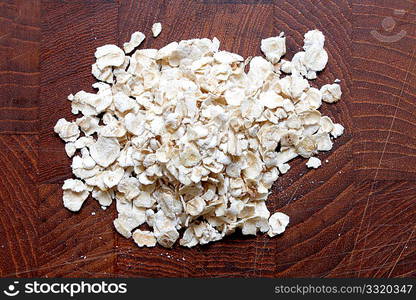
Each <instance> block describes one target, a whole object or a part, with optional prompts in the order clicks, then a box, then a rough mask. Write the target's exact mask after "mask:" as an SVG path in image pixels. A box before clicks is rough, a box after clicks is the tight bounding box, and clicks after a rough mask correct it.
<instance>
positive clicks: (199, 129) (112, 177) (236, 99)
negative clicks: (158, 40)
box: [54, 23, 344, 247]
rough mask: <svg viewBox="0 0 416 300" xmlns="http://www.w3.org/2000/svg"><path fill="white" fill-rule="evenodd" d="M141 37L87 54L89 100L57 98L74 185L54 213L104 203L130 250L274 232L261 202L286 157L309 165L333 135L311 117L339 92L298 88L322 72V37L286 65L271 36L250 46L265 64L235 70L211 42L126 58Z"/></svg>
mask: <svg viewBox="0 0 416 300" xmlns="http://www.w3.org/2000/svg"><path fill="white" fill-rule="evenodd" d="M161 29H162V26H161V24H160V23H156V24H154V26H153V27H152V31H153V36H155V37H156V36H157V35H159V34H160V31H161ZM144 39H145V35H144V34H143V33H141V32H135V33H133V34H132V36H131V40H130V41H129V42H128V43H125V44H124V47H123V48H124V51H123V50H122V49H121V48H119V47H117V46H116V45H105V46H102V47H99V48H98V49H97V51H96V52H95V57H96V63H94V64H93V65H92V74H93V75H94V76H95V77H96V78H97V79H98V80H99V82H97V83H94V84H93V87H94V88H96V89H97V90H98V92H97V93H88V92H85V91H80V92H78V93H76V94H75V95H72V94H71V95H69V97H68V100H69V101H70V102H71V106H72V113H73V114H79V113H81V114H82V115H83V116H82V117H79V118H77V119H76V120H74V121H67V120H65V119H60V120H58V122H57V123H56V125H55V128H54V130H55V132H56V133H58V134H59V136H60V137H61V138H62V139H63V140H64V141H65V142H66V144H65V150H66V153H67V154H68V156H69V157H72V158H73V160H72V165H71V167H72V171H73V174H74V176H75V177H76V178H77V179H68V180H66V181H65V183H64V185H63V202H64V206H65V207H66V208H68V209H69V210H71V211H78V210H79V209H80V208H81V206H82V205H83V203H84V201H85V200H86V199H87V198H88V196H89V195H90V194H91V195H92V197H93V198H94V199H96V200H97V201H98V202H99V204H100V205H101V206H102V207H103V208H106V207H108V206H109V205H111V203H112V202H113V201H114V200H115V202H116V207H117V211H118V217H117V218H116V219H115V220H114V226H115V228H116V230H117V231H118V232H119V233H120V234H122V235H123V236H125V237H126V238H131V237H133V239H134V241H135V242H136V243H137V245H138V246H140V247H142V246H147V247H152V246H155V245H156V243H158V244H160V245H162V246H164V247H172V246H173V245H174V244H175V242H176V241H177V240H178V239H179V244H180V245H182V246H186V247H193V246H195V245H197V244H206V243H209V242H212V241H217V240H220V239H222V238H223V237H224V236H225V235H228V234H231V233H233V232H234V231H235V230H236V229H240V230H241V231H242V233H243V234H246V235H247V234H251V235H255V234H256V233H257V232H258V231H260V232H267V233H268V235H269V236H271V237H272V236H275V235H277V234H280V233H282V232H283V231H284V230H285V228H286V226H287V225H288V223H289V217H288V216H287V215H285V214H283V213H280V212H277V213H274V214H273V215H271V216H270V212H269V211H268V209H267V207H266V203H265V202H266V200H267V196H268V193H269V190H270V188H271V186H272V184H273V182H274V181H276V179H277V178H278V177H279V175H280V174H284V173H286V172H287V171H288V170H289V168H290V166H289V164H288V162H289V161H290V160H292V159H293V158H295V157H297V156H301V157H304V158H308V159H309V160H308V162H307V166H308V167H311V168H317V167H319V166H320V165H321V161H320V160H319V159H318V158H316V157H315V155H316V154H317V153H318V152H319V151H329V150H331V148H332V144H333V141H332V139H333V138H337V137H338V136H340V135H341V134H342V133H343V130H344V128H343V126H342V125H340V124H334V123H333V121H332V120H331V119H330V118H329V117H327V116H322V115H321V113H320V112H319V110H318V109H319V107H320V106H321V104H322V101H324V102H328V103H333V102H337V101H338V100H339V99H340V97H341V89H340V86H339V85H338V84H337V83H333V84H326V85H324V86H322V87H321V88H320V89H317V88H314V87H311V86H310V85H309V82H308V80H313V79H315V78H316V72H318V71H321V70H323V69H324V68H325V66H326V64H327V62H328V54H327V52H326V51H325V49H324V41H325V38H324V36H323V34H322V33H321V32H320V31H318V30H312V31H309V32H308V33H306V34H305V38H304V46H303V51H300V52H298V53H296V54H295V55H294V57H293V59H292V61H287V60H284V59H281V57H282V56H283V55H284V54H285V53H286V45H285V37H284V35H283V33H282V34H280V35H279V36H276V37H270V38H267V39H264V40H262V41H261V50H262V52H263V53H264V55H265V57H266V58H263V57H260V56H256V57H252V58H251V57H250V58H248V59H246V60H244V58H243V57H241V56H240V55H238V54H234V53H230V52H227V51H220V50H219V48H220V42H219V40H218V39H216V38H214V39H212V40H210V39H207V38H203V39H193V40H184V41H180V42H173V43H170V44H168V45H166V46H165V47H163V48H161V49H159V50H157V49H138V50H136V49H137V47H138V46H139V45H140V44H141V43H142V41H143V40H144ZM246 65H248V66H249V70H248V72H245V71H244V69H245V66H246ZM283 73H285V74H287V75H283ZM144 223H146V224H148V228H151V230H144V229H139V228H138V227H140V226H141V225H142V224H144ZM182 231H183V234H182V237H180V232H182Z"/></svg>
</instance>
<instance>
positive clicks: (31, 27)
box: [0, 0, 40, 134]
mask: <svg viewBox="0 0 416 300" xmlns="http://www.w3.org/2000/svg"><path fill="white" fill-rule="evenodd" d="M39 12H40V6H39V1H25V0H13V1H1V2H0V15H1V16H2V18H0V57H1V58H2V59H1V61H0V100H1V102H0V133H2V134H4V133H9V134H36V133H37V120H38V115H37V114H38V104H39V103H38V98H39V97H38V96H39V95H38V94H39V68H38V65H39V44H40V26H39V23H40V17H39Z"/></svg>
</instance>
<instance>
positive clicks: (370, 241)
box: [0, 0, 416, 277]
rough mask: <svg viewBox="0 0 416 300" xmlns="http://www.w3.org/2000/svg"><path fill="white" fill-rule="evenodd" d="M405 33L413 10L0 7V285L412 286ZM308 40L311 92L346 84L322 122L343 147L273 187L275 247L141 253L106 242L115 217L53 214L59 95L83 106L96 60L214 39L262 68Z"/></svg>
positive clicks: (93, 208) (63, 110)
mask: <svg viewBox="0 0 416 300" xmlns="http://www.w3.org/2000/svg"><path fill="white" fill-rule="evenodd" d="M392 20H393V22H392ZM157 21H159V22H162V24H163V31H162V33H161V35H160V36H159V37H158V38H157V39H153V38H151V37H150V35H151V34H150V27H151V25H152V24H153V23H154V22H157ZM389 23H390V25H389ZM415 23H416V8H415V2H414V1H411V0H407V1H406V0H405V1H393V0H389V1H387V0H384V1H383V0H332V1H303V0H292V1H289V0H287V1H272V0H262V1H254V0H248V1H242V0H241V1H238V0H226V1H216V0H193V1H191V0H174V1H156V0H147V1H144V0H141V1H139V0H137V1H134V0H123V1H121V0H119V1H118V0H88V1H87V0H73V1H63V0H45V1H40V0H1V1H0V97H1V98H0V99H1V101H0V201H1V205H0V257H1V259H0V276H1V277H12V276H13V277H14V276H16V277H32V276H36V277H53V276H65V277H76V276H81V277H130V276H140V277H143V276H145V277H163V276H168V277H183V276H185V277H356V276H359V277H409V276H412V277H415V276H416V232H415V228H416V227H415V223H416V185H415V182H416V168H415V166H416V121H415V114H416V104H415V103H416V102H415V98H416V97H415V96H416V85H415V80H416V78H415V77H416V68H415V64H416V60H415V51H416V46H415V45H416V41H415V40H416V32H415V28H416V24H415ZM382 24H384V25H385V26H384V27H383V25H382ZM393 25H395V26H394V27H393ZM389 26H390V27H389ZM313 28H317V29H320V30H322V31H323V32H324V34H325V36H326V38H327V42H326V48H327V50H328V53H329V64H328V66H327V68H326V69H325V71H324V72H322V73H321V74H320V76H319V79H318V80H316V82H315V83H314V84H316V85H318V86H320V85H322V84H323V83H327V82H332V81H333V80H334V79H336V78H339V79H341V80H342V81H341V85H342V89H343V92H344V94H343V98H342V101H341V102H339V103H338V104H336V105H324V107H323V112H324V113H325V114H328V115H329V116H331V118H333V119H335V120H336V121H337V122H341V123H342V124H344V125H345V127H346V132H345V135H344V136H342V137H341V138H340V139H338V140H337V141H336V143H335V148H334V150H333V151H331V152H330V153H326V154H322V155H320V157H321V158H322V159H323V161H324V164H323V167H322V168H319V169H317V170H307V168H306V167H305V161H302V160H300V159H297V160H295V161H294V163H293V164H292V165H293V166H292V169H291V170H290V171H289V173H288V174H286V175H285V176H283V177H281V178H279V180H278V181H277V182H276V183H275V185H274V187H273V193H272V195H271V196H270V199H269V201H268V206H269V208H270V209H271V210H272V211H274V210H277V209H278V210H280V211H283V212H285V213H287V214H289V215H290V217H291V223H290V226H289V227H288V229H287V231H286V232H285V233H284V234H283V235H282V236H279V237H276V238H273V239H270V238H268V237H267V236H264V235H263V236H262V235H259V236H257V237H255V238H254V237H244V236H241V235H238V234H236V235H233V236H230V237H227V238H226V239H224V240H223V241H221V242H217V243H213V244H210V245H206V246H202V247H195V248H193V249H183V248H180V247H177V246H176V247H175V248H173V249H164V248H161V247H156V248H151V249H140V248H138V247H136V246H135V245H134V244H133V242H132V241H131V240H125V239H124V238H122V237H120V236H119V235H118V234H116V233H115V232H114V230H113V227H112V224H111V220H112V219H113V218H114V206H112V207H111V208H110V209H108V210H107V211H102V210H101V209H99V206H98V205H97V203H96V202H95V201H92V200H91V201H88V202H87V203H86V205H84V208H83V209H82V211H81V212H80V213H77V214H74V213H70V212H69V211H67V210H66V209H64V208H63V206H62V202H61V197H62V192H61V188H60V187H61V184H62V182H63V180H64V179H66V178H68V177H70V176H71V171H70V167H69V164H70V160H69V159H68V158H67V157H66V155H65V152H64V147H63V143H62V142H61V141H60V140H59V138H58V137H57V136H56V135H55V134H54V133H53V131H52V128H53V125H54V124H55V122H56V120H57V119H58V118H60V117H66V118H70V119H72V118H73V116H72V115H71V113H70V105H69V103H68V102H67V101H66V96H67V95H68V94H69V93H74V92H77V91H78V90H81V89H85V90H92V89H91V84H92V83H93V82H94V79H93V77H92V76H91V74H90V65H91V63H92V62H93V59H94V58H93V53H94V50H95V48H96V47H98V46H100V45H103V44H105V43H116V44H119V45H121V44H122V42H123V41H126V40H128V38H129V36H130V34H131V33H132V32H134V31H136V30H140V31H143V32H144V33H145V34H146V35H147V36H148V38H147V39H146V40H145V42H144V47H161V46H163V45H164V44H166V43H167V42H170V41H174V40H182V39H187V38H194V37H211V38H212V37H214V36H216V37H218V38H219V39H220V40H221V42H222V44H221V48H222V49H226V50H230V51H234V52H237V53H239V54H242V55H244V56H248V55H260V54H261V53H260V48H259V43H260V40H261V39H262V38H265V37H269V36H272V35H276V34H277V33H279V32H280V31H284V32H285V33H286V35H287V37H288V38H287V46H288V47H287V48H288V56H287V57H288V58H291V57H292V56H293V54H294V53H295V52H297V51H299V49H300V47H301V45H302V40H303V34H304V33H305V32H306V31H307V30H309V29H313ZM385 29H388V30H385ZM377 32H378V34H377ZM400 32H402V33H404V36H403V37H402V38H401V39H400V40H398V41H388V37H389V36H393V37H395V36H398V34H401V33H400ZM326 159H327V160H328V162H327V163H326V162H325V160H326ZM92 212H96V214H95V215H91V213H92Z"/></svg>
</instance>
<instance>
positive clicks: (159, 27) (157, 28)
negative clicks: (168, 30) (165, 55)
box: [152, 22, 162, 37]
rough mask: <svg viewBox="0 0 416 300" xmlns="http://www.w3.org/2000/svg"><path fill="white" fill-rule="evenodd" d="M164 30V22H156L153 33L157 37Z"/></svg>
mask: <svg viewBox="0 0 416 300" xmlns="http://www.w3.org/2000/svg"><path fill="white" fill-rule="evenodd" d="M161 32H162V24H161V23H159V22H158V23H154V24H153V25H152V33H153V37H157V36H158V35H159V34H160V33H161Z"/></svg>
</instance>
